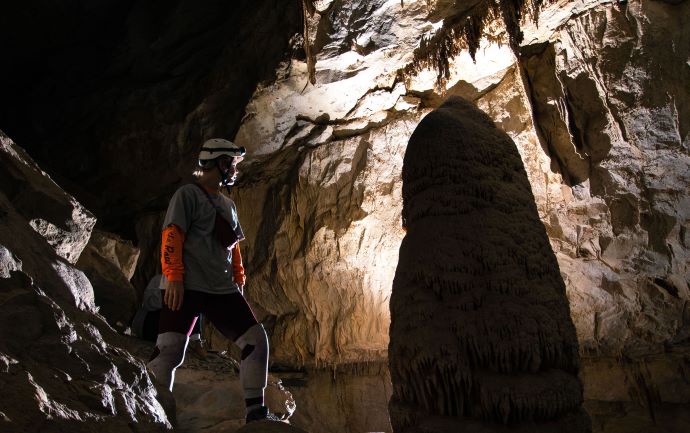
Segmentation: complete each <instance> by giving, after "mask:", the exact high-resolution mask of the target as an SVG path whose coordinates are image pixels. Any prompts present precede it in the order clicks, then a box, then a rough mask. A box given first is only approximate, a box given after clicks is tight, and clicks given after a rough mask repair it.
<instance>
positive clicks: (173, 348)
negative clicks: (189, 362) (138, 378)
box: [146, 332, 189, 391]
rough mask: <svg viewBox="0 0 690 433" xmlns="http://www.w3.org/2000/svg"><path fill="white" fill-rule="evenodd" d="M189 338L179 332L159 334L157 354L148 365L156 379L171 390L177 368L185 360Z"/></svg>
mask: <svg viewBox="0 0 690 433" xmlns="http://www.w3.org/2000/svg"><path fill="white" fill-rule="evenodd" d="M188 341H189V338H188V337H187V335H185V334H181V333H179V332H165V333H163V334H158V339H157V340H156V352H157V354H156V356H155V357H154V358H153V359H152V360H151V361H149V363H148V364H146V366H147V367H148V368H149V369H150V370H151V372H152V373H153V375H154V376H155V378H156V380H158V381H159V382H161V383H163V384H164V385H165V386H166V387H167V388H168V389H169V390H170V391H172V388H173V382H174V381H175V370H176V369H177V367H179V366H180V365H182V362H183V361H184V352H185V350H186V349H187V342H188Z"/></svg>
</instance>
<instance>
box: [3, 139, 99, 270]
mask: <svg viewBox="0 0 690 433" xmlns="http://www.w3.org/2000/svg"><path fill="white" fill-rule="evenodd" d="M0 165H2V167H3V170H2V172H1V173H0V187H1V188H2V190H3V191H4V193H5V194H6V196H7V198H8V199H9V200H10V201H11V202H12V205H13V206H14V208H15V209H17V211H18V212H19V213H20V214H21V215H22V216H23V217H24V218H25V219H26V220H27V221H28V222H29V224H30V225H31V227H32V228H33V229H34V230H36V232H37V233H39V234H40V235H41V236H43V237H44V238H45V239H46V241H48V243H49V244H50V245H51V246H52V247H53V248H54V249H55V251H56V252H57V253H58V255H60V256H61V257H63V258H65V259H66V260H67V261H68V262H70V263H76V261H77V260H78V259H79V255H80V254H81V252H82V250H83V249H84V247H85V246H86V244H87V242H88V241H89V237H90V236H91V230H92V229H93V226H94V225H95V224H96V218H95V217H94V216H93V215H92V214H91V213H90V212H89V211H88V210H86V209H85V208H84V207H83V206H82V205H81V204H79V203H78V202H77V201H76V200H75V199H74V198H73V197H71V196H70V195H69V194H67V193H66V192H65V191H63V190H62V189H61V188H60V187H59V186H57V185H56V184H55V182H53V180H52V179H51V178H50V177H49V176H48V175H47V174H46V173H45V172H43V171H42V170H41V169H40V168H39V167H38V166H37V165H36V163H35V162H34V161H33V159H31V157H30V156H29V155H27V154H26V152H25V151H24V150H23V149H22V148H20V147H19V146H17V145H16V144H15V143H14V142H13V141H12V140H11V139H10V138H9V137H7V136H6V135H5V133H4V132H2V131H0Z"/></svg>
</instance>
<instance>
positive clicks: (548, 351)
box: [389, 97, 591, 432]
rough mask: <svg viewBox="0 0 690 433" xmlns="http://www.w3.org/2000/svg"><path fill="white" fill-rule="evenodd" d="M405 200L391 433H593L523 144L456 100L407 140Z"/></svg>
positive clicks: (395, 303) (394, 310) (396, 288)
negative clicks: (503, 432)
mask: <svg viewBox="0 0 690 433" xmlns="http://www.w3.org/2000/svg"><path fill="white" fill-rule="evenodd" d="M403 200H404V202H403V221H404V223H405V225H406V227H407V234H406V236H405V238H404V239H403V242H402V245H401V247H400V261H399V263H398V268H397V270H396V276H395V280H394V282H393V293H392V296H391V319H392V321H391V329H390V334H391V343H390V349H389V363H390V367H391V378H392V381H393V397H392V399H391V404H390V408H391V420H392V422H393V427H394V430H395V431H400V432H417V431H419V432H421V431H425V428H426V427H425V425H426V423H428V420H429V419H435V418H441V417H443V420H444V423H445V424H446V427H444V428H443V429H441V430H438V431H448V432H450V431H458V430H463V429H467V428H469V429H470V431H475V430H476V431H481V430H482V428H481V427H480V426H481V424H480V423H481V422H482V421H484V422H486V423H497V424H499V425H500V424H504V425H510V426H511V429H517V430H519V431H549V432H551V431H572V432H586V431H591V427H590V425H589V419H588V417H587V415H586V414H585V413H584V411H583V410H582V408H581V404H582V386H581V384H580V382H579V380H578V378H577V372H578V347H577V339H576V336H575V327H574V326H573V324H572V321H571V319H570V311H569V308H568V302H567V298H566V294H565V285H564V283H563V280H562V279H561V276H560V273H559V271H558V264H557V262H556V257H555V255H554V254H553V252H552V251H551V247H550V245H549V241H548V238H547V236H546V232H545V230H544V227H543V225H542V224H541V222H540V220H539V216H538V212H537V209H536V205H535V204H534V200H533V198H532V192H531V189H530V185H529V182H528V180H527V175H526V172H525V170H524V168H523V165H522V160H521V158H520V155H519V153H518V151H517V148H516V147H515V144H514V143H513V142H512V140H510V138H509V137H508V136H507V134H505V133H504V132H502V131H500V130H499V129H497V128H496V127H495V126H494V124H493V122H492V121H491V120H490V118H489V117H488V116H487V115H486V114H484V113H483V112H481V111H479V110H478V109H477V108H475V107H474V106H472V105H471V104H470V103H469V102H467V101H465V100H463V99H461V98H459V97H451V98H449V99H448V100H447V101H446V102H445V103H444V104H443V105H442V106H441V107H440V108H439V109H437V110H435V111H433V112H432V113H430V114H429V115H427V116H426V117H425V118H424V119H423V120H422V122H421V123H420V124H419V126H418V127H417V129H415V132H414V133H413V134H412V137H411V138H410V143H409V144H408V148H407V152H406V154H405V162H404V165H403ZM546 396H548V397H546ZM425 420H426V421H425ZM478 427H479V429H478ZM486 428H489V427H486Z"/></svg>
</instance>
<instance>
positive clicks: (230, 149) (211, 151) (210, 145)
mask: <svg viewBox="0 0 690 433" xmlns="http://www.w3.org/2000/svg"><path fill="white" fill-rule="evenodd" d="M246 152H247V151H246V149H245V148H244V147H237V146H235V143H233V142H232V141H230V140H225V139H222V138H211V139H209V140H206V141H205V142H204V144H203V146H201V152H199V165H200V166H205V165H206V162H207V161H211V160H214V159H216V158H218V157H221V156H229V157H232V158H238V159H239V160H241V159H242V157H243V156H244V154H245V153H246Z"/></svg>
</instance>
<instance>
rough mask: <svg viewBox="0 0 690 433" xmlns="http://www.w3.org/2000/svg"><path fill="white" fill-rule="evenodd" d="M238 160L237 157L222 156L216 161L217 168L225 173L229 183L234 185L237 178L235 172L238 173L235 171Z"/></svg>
mask: <svg viewBox="0 0 690 433" xmlns="http://www.w3.org/2000/svg"><path fill="white" fill-rule="evenodd" d="M238 162H239V160H238V158H223V159H221V160H220V161H218V168H220V171H222V172H223V173H224V174H225V176H226V179H227V182H228V184H229V185H234V184H235V181H236V180H237V174H238V173H239V172H238V171H237V163H238Z"/></svg>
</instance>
